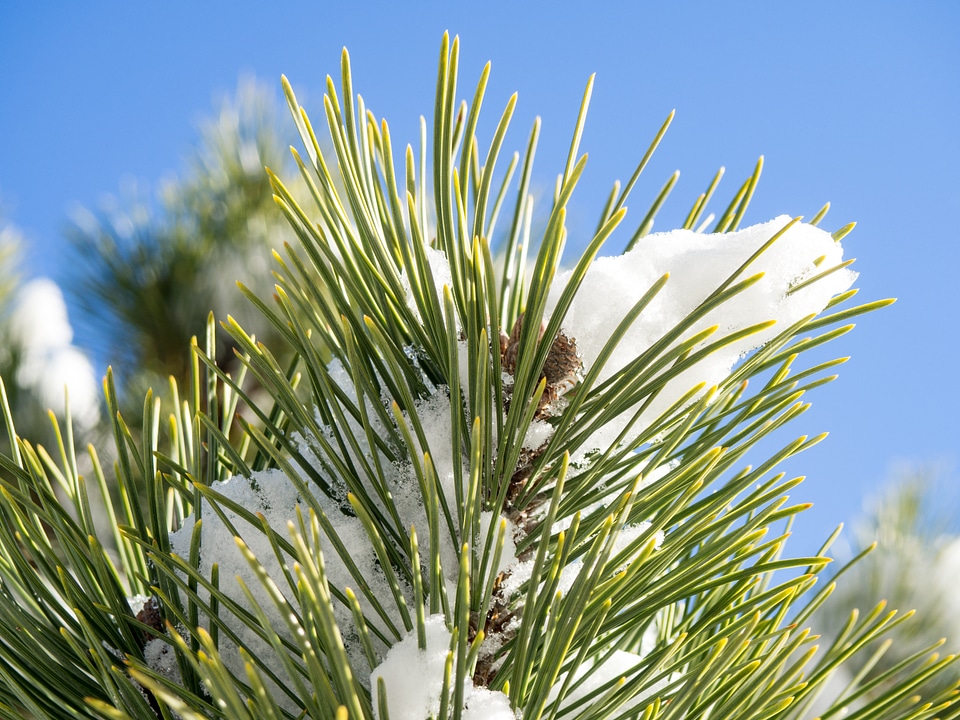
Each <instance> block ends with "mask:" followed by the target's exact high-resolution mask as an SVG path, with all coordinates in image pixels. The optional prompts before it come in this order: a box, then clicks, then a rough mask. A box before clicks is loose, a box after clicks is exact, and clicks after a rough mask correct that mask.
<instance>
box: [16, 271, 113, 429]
mask: <svg viewBox="0 0 960 720" xmlns="http://www.w3.org/2000/svg"><path fill="white" fill-rule="evenodd" d="M10 332H11V335H12V339H13V341H14V343H15V344H17V345H18V346H19V348H20V350H21V352H22V353H23V356H22V358H21V361H20V365H19V367H18V369H17V377H16V381H17V384H19V385H20V386H21V387H23V388H25V389H30V390H33V391H34V392H35V393H36V395H37V398H38V399H39V400H40V403H41V404H42V405H43V407H45V408H51V409H52V410H53V411H54V412H55V413H56V414H57V415H58V416H59V417H63V416H64V410H65V406H64V387H66V388H67V389H68V391H69V393H70V413H71V416H72V417H73V420H74V422H75V423H76V425H77V427H79V428H80V429H82V430H89V429H90V428H92V427H93V426H94V425H96V423H97V421H98V420H99V419H100V388H99V383H98V382H97V379H96V374H95V373H94V370H93V365H92V364H91V362H90V360H88V359H87V357H86V355H84V354H83V353H82V352H81V351H80V350H79V349H78V348H77V347H75V346H74V345H72V342H73V328H72V327H71V326H70V321H69V320H68V318H67V305H66V303H65V302H64V299H63V293H62V292H61V291H60V288H59V286H58V285H57V284H56V283H55V282H53V281H52V280H50V279H48V278H37V279H35V280H31V281H30V282H28V283H26V284H25V285H24V286H23V287H21V288H20V290H19V292H18V294H17V302H16V306H15V307H14V310H13V313H12V314H11V317H10Z"/></svg>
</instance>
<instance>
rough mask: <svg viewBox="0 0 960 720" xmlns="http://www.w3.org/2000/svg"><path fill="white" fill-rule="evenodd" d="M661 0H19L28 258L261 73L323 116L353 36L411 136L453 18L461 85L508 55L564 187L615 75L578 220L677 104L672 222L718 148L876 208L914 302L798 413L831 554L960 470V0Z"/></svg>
mask: <svg viewBox="0 0 960 720" xmlns="http://www.w3.org/2000/svg"><path fill="white" fill-rule="evenodd" d="M653 5H654V4H653V3H639V2H630V3H628V2H621V3H582V2H577V3H563V2H554V3H542V4H540V5H539V6H538V7H537V6H535V5H534V4H533V3H505V2H485V3H473V4H469V5H468V4H466V3H456V4H455V3H429V4H425V3H420V4H415V3H392V4H388V3H341V4H340V5H339V6H336V5H333V4H330V3H320V2H317V3H306V2H302V3H284V4H281V3H276V4H274V3H269V4H268V3H262V2H259V3H253V2H233V3H227V2H203V3H186V2H171V3H129V2H123V3H121V2H103V3H89V4H80V3H71V2H49V3H17V4H14V3H5V4H4V6H3V9H0V204H2V207H3V210H4V213H5V215H6V218H7V219H8V220H11V221H13V222H14V223H15V224H17V225H18V226H19V227H20V228H21V229H22V230H23V231H24V232H25V233H26V235H27V237H28V239H29V242H30V243H31V247H30V253H29V258H28V261H29V263H28V268H27V269H28V272H29V274H31V275H49V276H52V277H54V278H55V279H58V280H63V278H64V277H66V276H67V275H68V274H69V272H70V268H69V267H68V266H67V264H66V263H65V262H64V261H63V258H64V257H65V249H64V244H63V240H62V233H63V228H64V226H65V223H66V219H67V212H68V210H69V208H70V207H71V205H73V204H75V203H80V204H83V205H86V206H89V207H94V206H96V205H97V204H98V202H99V201H100V199H101V198H102V196H103V195H104V194H106V193H115V192H117V190H118V188H119V186H120V183H121V180H122V178H124V177H133V178H136V179H137V180H138V181H141V182H145V183H154V184H155V183H156V182H157V181H158V180H159V179H161V178H163V177H166V176H170V175H172V174H174V173H176V172H178V171H182V170H183V166H182V158H183V157H184V155H185V154H186V152H187V151H188V149H189V147H190V144H191V143H192V142H193V141H194V140H195V138H196V124H197V122H198V120H199V119H201V118H202V117H203V116H204V115H207V114H210V113H211V112H212V109H213V107H214V102H215V101H216V100H217V99H218V98H219V97H220V96H222V95H223V93H225V92H229V91H231V90H233V89H234V88H235V87H236V84H237V80H238V78H239V77H241V76H243V75H250V74H252V75H255V76H257V77H258V78H260V79H262V80H265V81H268V82H272V83H274V84H275V85H276V86H277V87H278V88H279V77H280V74H281V73H285V74H286V75H287V76H288V77H289V78H290V80H291V82H292V83H293V84H294V86H295V88H296V89H297V91H298V95H299V96H300V97H301V101H303V102H304V104H305V105H306V106H307V108H308V110H309V111H312V113H313V114H314V115H317V116H319V115H320V114H321V113H322V106H321V103H320V99H321V97H322V92H323V82H324V78H325V76H326V75H327V74H328V73H330V74H333V75H336V74H337V72H338V62H339V54H340V49H341V47H343V46H344V45H345V46H347V47H348V48H349V50H350V53H351V57H352V59H353V66H354V79H355V87H356V89H357V91H358V92H360V93H361V94H362V95H363V96H364V98H365V100H366V102H367V105H368V107H370V108H371V109H372V110H373V111H374V112H375V113H376V114H377V115H378V116H380V117H386V118H387V119H388V121H389V122H390V124H391V132H392V134H393V137H394V144H395V145H397V146H402V145H403V144H406V143H407V142H414V143H415V142H416V138H417V134H416V133H417V127H418V125H417V123H418V117H419V115H420V114H424V115H426V116H427V117H428V118H429V117H430V115H431V113H432V94H433V88H434V82H435V67H436V60H437V56H438V49H439V42H440V36H441V33H442V32H443V31H444V30H447V29H449V30H450V31H451V33H454V34H459V35H460V39H461V47H462V52H461V87H462V96H464V97H467V98H470V97H472V92H473V84H474V83H475V80H476V78H477V76H478V74H479V72H480V70H481V68H482V66H483V63H484V62H485V61H486V60H488V59H489V60H491V61H492V62H493V69H492V80H491V83H490V86H489V89H488V93H487V99H486V102H485V105H484V109H485V111H486V113H487V121H488V125H487V127H489V123H492V122H493V121H494V120H495V119H496V117H498V116H499V112H500V109H501V108H502V107H503V104H504V103H505V102H506V99H507V98H508V96H509V94H510V93H511V92H513V91H514V90H517V91H519V105H518V109H517V113H516V115H515V119H514V124H513V132H512V134H511V136H510V137H509V138H508V142H507V146H508V148H509V149H511V150H512V149H514V148H517V149H519V148H520V147H521V146H522V143H523V142H524V141H525V138H526V134H527V132H528V131H529V127H530V125H531V123H532V121H533V118H534V117H535V116H536V115H540V116H541V117H542V118H543V133H542V140H541V145H540V149H539V151H538V163H539V171H538V172H537V173H536V176H535V179H536V181H537V182H538V183H539V184H540V185H541V186H544V187H546V186H549V184H550V183H551V182H552V181H553V178H554V176H555V174H556V173H557V172H558V171H559V170H561V169H562V163H563V160H564V158H565V155H566V148H567V146H568V143H569V134H570V131H571V129H572V127H573V123H574V120H575V117H576V112H577V108H578V104H579V101H580V97H581V94H582V91H583V86H584V84H585V82H586V80H587V78H588V76H589V75H590V73H593V72H596V73H597V81H596V87H595V91H594V98H593V103H592V106H591V112H590V119H589V122H588V125H587V132H586V134H585V136H584V139H583V144H582V146H581V147H582V149H583V150H586V151H587V152H588V153H589V155H590V160H589V163H588V167H587V173H586V176H585V177H584V180H583V181H582V183H581V188H580V190H579V191H578V194H577V195H576V196H575V198H574V203H573V216H572V217H571V220H570V222H571V228H572V230H573V233H574V234H576V233H577V231H578V230H581V231H582V232H583V233H586V232H587V231H588V229H589V228H591V227H592V225H593V222H594V219H595V217H596V215H597V213H598V212H599V210H600V207H601V205H602V202H603V200H604V198H605V196H606V193H607V192H608V190H609V187H610V185H611V183H612V182H613V180H615V179H618V178H619V179H622V180H625V179H626V178H627V177H629V175H630V173H631V172H632V170H633V167H634V166H635V163H636V161H637V160H638V159H639V157H640V156H641V155H642V153H643V151H644V150H645V148H646V146H647V144H648V142H649V140H650V139H651V138H652V136H653V134H654V132H655V131H656V129H657V128H658V127H659V125H660V123H661V122H662V120H663V119H664V117H665V116H666V115H667V113H668V112H669V111H670V110H671V109H673V108H676V110H677V118H676V121H675V123H674V125H673V127H672V129H671V131H670V133H669V134H668V136H667V139H666V140H665V142H664V143H663V145H662V146H661V148H660V150H659V152H658V155H657V157H656V158H655V160H654V162H653V163H651V165H650V167H649V168H648V170H647V172H646V174H645V177H644V179H643V180H642V181H641V183H640V184H639V185H638V187H637V189H636V190H635V191H634V195H633V198H634V201H633V204H634V205H635V206H636V208H637V209H638V210H639V209H640V208H641V206H643V205H644V203H646V202H647V201H648V200H649V199H651V198H652V197H653V195H654V194H655V192H656V191H657V190H658V189H659V187H660V186H661V184H662V183H663V182H664V181H665V180H666V178H667V177H668V176H669V174H670V173H672V172H673V171H674V170H675V169H680V170H681V177H680V182H679V184H678V186H677V188H676V189H675V191H674V194H673V196H672V198H671V201H670V202H669V203H668V206H667V207H666V208H665V209H664V211H663V212H662V213H661V215H660V217H659V220H658V224H657V226H656V229H660V230H666V229H669V228H670V227H672V226H673V225H674V224H676V223H678V222H680V221H681V220H682V218H683V216H684V214H685V213H686V211H687V210H688V208H689V206H690V203H691V202H692V201H693V199H694V198H695V197H696V195H697V194H698V193H699V192H700V191H701V190H702V189H703V188H704V187H705V186H706V184H707V183H708V181H709V179H710V178H711V177H712V175H713V173H714V172H715V171H716V169H717V168H718V167H719V166H721V165H724V166H726V168H727V176H726V177H727V179H726V181H725V186H722V188H721V191H720V193H719V196H718V197H719V199H721V200H725V199H727V198H729V197H730V195H731V194H732V192H733V191H734V188H735V186H736V185H738V184H739V182H740V181H741V180H742V178H743V177H745V176H746V174H747V173H748V172H749V171H750V169H751V168H752V166H753V164H754V163H755V162H756V159H757V157H758V156H759V155H761V154H762V155H764V156H765V158H766V164H765V170H764V176H763V179H762V181H761V184H760V187H759V190H758V193H757V195H756V197H755V200H754V202H753V205H752V206H751V210H750V212H749V214H748V217H747V219H746V220H747V224H752V223H754V222H760V221H764V220H767V219H770V218H772V217H774V216H776V215H778V214H781V213H787V214H791V215H805V216H807V217H810V216H811V215H812V214H813V213H814V212H815V211H816V210H817V209H818V208H819V207H820V206H821V205H822V204H823V202H825V201H827V200H829V201H831V202H832V203H833V209H832V211H831V214H830V216H828V219H827V222H826V223H825V226H826V227H828V228H829V229H834V228H836V227H839V226H840V225H842V224H845V223H846V222H848V221H851V220H856V221H857V222H858V223H859V224H858V227H857V229H856V231H855V232H854V233H853V234H852V235H851V236H849V237H848V238H847V240H845V247H846V248H847V255H848V257H852V256H856V257H858V258H859V259H858V262H857V263H856V265H855V269H858V270H859V271H860V273H861V277H860V281H859V283H858V285H859V287H861V288H862V291H861V297H862V298H864V299H876V298H881V297H888V296H896V297H898V298H899V302H898V303H897V304H896V305H895V306H893V307H892V308H890V309H888V310H886V311H883V312H882V313H879V314H876V315H874V316H870V317H867V318H864V319H862V320H861V321H860V323H859V327H858V328H857V330H856V331H855V332H854V333H853V334H852V335H851V336H848V337H847V338H845V339H844V340H842V341H841V342H840V343H838V344H837V345H836V347H835V348H833V352H834V353H835V354H844V355H846V354H849V355H852V356H853V360H852V361H851V362H850V363H848V364H847V365H846V366H845V367H844V368H843V370H842V377H841V379H840V380H839V381H838V382H837V383H835V384H833V385H832V386H830V387H828V388H826V389H824V390H822V391H820V392H819V393H818V394H816V395H814V396H813V398H812V399H813V400H814V408H813V409H812V410H811V411H810V412H809V413H808V414H807V415H806V416H804V418H803V419H802V420H800V421H799V422H797V423H795V424H794V426H793V433H794V434H800V433H816V432H820V431H822V430H829V431H830V432H831V437H830V438H829V439H828V440H827V442H826V443H825V444H821V445H820V446H818V447H817V448H816V449H815V450H813V451H811V452H810V453H808V454H807V455H805V456H801V457H800V458H797V459H796V460H795V461H793V462H792V463H791V465H790V466H789V470H790V472H791V473H792V474H801V473H802V474H806V475H808V482H807V483H805V484H803V485H801V486H800V488H799V489H798V490H797V491H796V492H795V493H794V499H796V500H798V501H800V500H803V501H806V500H809V501H813V502H814V503H816V506H815V508H814V509H813V510H811V511H810V512H808V513H807V514H806V515H805V516H804V517H803V520H802V522H800V523H799V524H798V527H797V528H796V530H797V533H798V535H799V537H798V542H797V543H796V544H795V546H794V550H795V551H807V550H812V549H813V548H815V546H816V545H817V543H818V541H819V540H820V539H821V538H823V537H825V536H826V535H827V533H828V532H829V531H830V529H832V527H833V526H834V525H835V524H836V523H838V522H840V521H843V520H849V519H851V518H852V517H853V516H855V515H856V513H857V512H858V510H859V509H860V506H861V502H862V496H863V495H864V494H865V493H869V492H870V491H872V490H873V489H874V488H876V487H877V486H878V485H879V484H880V483H882V482H883V481H884V480H885V479H886V478H887V477H888V475H889V472H890V468H891V467H892V466H893V464H895V463H896V462H898V461H901V460H908V461H917V462H946V463H947V464H948V465H949V466H950V467H951V471H950V474H951V476H952V477H953V478H954V479H955V480H956V479H960V474H958V472H957V470H956V462H957V460H958V457H960V453H958V430H960V422H958V420H957V413H956V406H957V404H958V402H957V401H958V400H960V391H958V389H957V382H956V379H955V376H956V374H957V373H956V365H957V356H958V349H960V348H958V342H957V339H956V330H955V327H956V321H955V316H956V311H957V304H958V303H957V299H958V289H957V288H958V267H960V252H958V249H957V248H958V237H957V234H958V233H957V229H956V228H957V218H958V217H960V140H958V133H960V42H958V41H957V36H958V33H960V4H956V3H952V2H946V1H944V2H939V3H934V2H915V3H897V4H894V3H874V2H846V3H835V2H804V3H791V4H787V3H771V2H752V3H747V2H730V3H712V2H711V3H708V2H679V3H666V2H663V3H658V4H657V6H658V7H657V8H654V7H653ZM278 94H279V92H278ZM289 141H290V142H291V143H297V142H298V141H297V140H296V138H294V137H292V136H291V137H290V138H289ZM581 240H582V238H581ZM576 243H577V238H576V237H573V238H572V239H571V244H573V245H576ZM782 439H783V440H784V441H786V440H787V439H788V438H787V437H783V438H782Z"/></svg>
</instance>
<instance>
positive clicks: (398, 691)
mask: <svg viewBox="0 0 960 720" xmlns="http://www.w3.org/2000/svg"><path fill="white" fill-rule="evenodd" d="M425 627H426V641H427V643H426V644H427V647H426V648H425V649H424V650H420V649H419V647H418V646H417V632H416V630H413V631H412V632H410V633H408V634H407V635H406V637H404V638H403V639H402V640H401V641H400V642H398V643H396V644H395V645H394V646H393V647H391V648H390V652H388V653H387V657H386V658H385V659H384V660H383V662H382V663H380V664H379V665H378V666H377V667H375V668H374V669H373V672H372V673H370V687H371V688H373V689H374V690H373V709H374V710H373V714H374V717H376V718H377V720H379V718H380V712H379V708H378V705H379V702H378V699H379V690H378V688H377V679H378V678H383V681H384V684H385V685H386V692H387V708H388V709H389V713H390V720H423V719H424V718H427V717H436V716H437V714H438V713H439V711H440V693H441V692H442V690H443V672H444V665H445V663H446V660H447V653H448V652H449V651H450V638H451V635H450V632H449V631H448V630H447V625H446V621H445V620H444V618H443V615H430V616H428V617H427V618H426V621H425ZM460 717H461V718H463V720H516V718H517V717H518V716H517V715H516V714H515V713H514V712H513V710H511V709H510V700H509V698H508V697H507V696H506V695H505V694H504V693H502V692H498V691H494V690H488V689H487V688H485V687H476V686H475V685H474V684H473V681H472V680H470V679H469V678H468V679H467V682H466V687H464V689H463V713H462V714H461V715H460Z"/></svg>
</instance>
